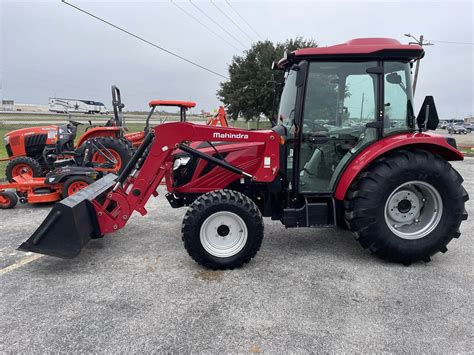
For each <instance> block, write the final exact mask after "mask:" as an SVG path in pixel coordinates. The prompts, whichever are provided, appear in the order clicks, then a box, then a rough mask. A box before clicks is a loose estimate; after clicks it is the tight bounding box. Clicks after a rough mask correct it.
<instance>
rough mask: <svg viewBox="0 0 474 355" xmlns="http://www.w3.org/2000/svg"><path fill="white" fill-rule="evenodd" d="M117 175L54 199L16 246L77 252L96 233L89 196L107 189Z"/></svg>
mask: <svg viewBox="0 0 474 355" xmlns="http://www.w3.org/2000/svg"><path fill="white" fill-rule="evenodd" d="M116 179H117V176H116V175H114V174H108V175H106V176H105V177H103V178H102V179H99V180H97V181H96V182H94V183H93V184H91V185H89V186H87V187H86V188H84V189H82V190H80V191H79V192H77V193H76V194H74V195H72V196H69V197H68V198H65V199H64V200H62V201H60V202H57V203H56V204H55V205H54V207H53V209H52V210H51V212H50V213H49V214H48V216H47V217H46V219H45V220H44V221H43V223H41V225H40V226H39V228H38V229H37V230H36V231H35V232H34V233H33V235H32V236H31V237H30V238H29V239H28V240H27V241H25V242H24V243H22V244H21V245H20V246H19V247H18V250H22V251H31V252H34V253H40V254H45V255H51V256H56V257H60V258H73V257H75V256H77V255H79V253H80V252H81V250H82V248H83V247H84V245H86V244H87V243H88V242H89V240H90V239H91V237H99V236H100V229H99V225H98V222H97V216H96V212H95V209H94V207H93V205H92V202H91V201H92V200H94V199H95V198H97V197H98V196H100V195H102V194H104V193H105V192H106V191H108V190H110V189H111V188H112V187H113V186H114V185H115V183H116Z"/></svg>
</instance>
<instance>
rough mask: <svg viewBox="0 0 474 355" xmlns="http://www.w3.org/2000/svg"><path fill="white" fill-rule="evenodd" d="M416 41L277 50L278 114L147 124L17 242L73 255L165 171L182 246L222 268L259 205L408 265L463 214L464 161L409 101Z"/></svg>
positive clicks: (432, 113) (151, 189)
mask: <svg viewBox="0 0 474 355" xmlns="http://www.w3.org/2000/svg"><path fill="white" fill-rule="evenodd" d="M423 55H424V51H423V49H422V48H421V47H420V46H418V45H403V44H400V43H399V42H398V41H396V40H391V39H381V38H374V39H370V38H369V39H356V40H352V41H349V42H347V43H344V44H341V45H337V46H332V47H322V48H309V49H301V50H297V51H295V52H292V53H287V54H286V55H285V57H284V58H283V59H282V60H280V61H279V62H278V63H276V64H275V65H274V68H275V69H276V70H283V71H284V72H285V84H284V89H283V92H282V96H281V100H280V109H279V114H278V121H279V124H278V125H277V126H275V127H274V128H273V129H272V130H267V131H246V130H240V129H233V128H224V127H210V126H203V125H194V124H191V123H185V122H176V123H164V124H162V125H160V126H157V127H154V128H153V129H150V130H149V132H148V133H147V135H146V137H145V139H144V141H143V143H142V144H141V145H140V147H139V148H138V150H137V151H136V152H135V154H134V156H133V157H132V159H131V160H130V161H129V163H128V164H127V166H126V167H125V169H124V170H123V171H122V173H121V174H120V175H119V176H115V175H111V174H109V175H107V176H105V177H104V178H102V179H100V180H98V181H97V182H95V183H94V184H92V185H90V186H88V187H86V188H85V189H83V190H81V191H80V192H79V193H77V194H75V195H73V196H71V197H69V198H66V199H65V200H63V201H61V202H59V203H57V204H56V205H55V207H54V208H53V210H52V211H51V212H50V214H49V215H48V217H47V218H46V220H45V221H44V222H43V223H42V224H41V225H40V227H39V228H38V229H37V230H36V232H35V233H34V234H33V235H32V236H31V237H30V238H29V239H28V240H27V241H25V242H24V243H23V244H22V245H21V246H20V247H19V249H20V250H24V251H32V252H38V253H43V254H47V255H52V256H59V257H66V258H70V257H75V256H77V255H78V254H79V253H80V251H81V249H82V248H83V247H84V246H85V245H86V244H87V242H88V241H89V240H90V239H91V238H101V237H103V236H105V235H106V234H109V233H113V232H115V231H117V230H118V229H121V228H123V227H124V226H125V225H126V223H127V222H128V220H129V219H130V216H131V215H132V213H134V212H135V211H137V212H138V213H140V214H141V215H145V214H146V213H147V211H146V209H145V205H146V203H147V201H148V200H149V198H150V197H151V196H155V197H156V196H157V195H158V192H157V188H158V186H159V184H160V182H161V181H162V180H163V179H164V180H165V181H166V188H167V191H168V192H167V194H166V198H167V199H168V201H169V203H170V205H171V206H172V207H176V208H177V207H188V210H187V212H186V214H185V217H184V219H183V223H182V228H181V233H182V236H183V241H184V246H185V248H186V250H187V252H188V253H189V255H190V256H191V257H192V258H193V259H194V260H195V261H196V262H198V263H199V264H201V265H203V266H205V267H209V268H212V269H232V268H236V267H240V266H242V265H243V264H245V263H247V262H249V261H250V260H251V259H252V258H253V257H254V256H255V255H256V253H257V251H258V250H259V248H260V246H261V243H262V239H263V235H264V227H263V220H262V217H270V218H272V219H274V220H280V221H281V222H282V224H283V225H285V226H286V227H288V228H290V227H291V228H293V227H295V228H296V227H312V228H315V227H340V228H348V229H349V230H351V231H352V232H353V233H354V235H355V237H356V239H357V240H358V241H359V242H360V244H361V246H362V247H363V248H365V249H367V250H369V251H370V252H372V253H374V254H376V255H377V256H378V257H380V258H383V259H385V260H389V261H393V262H399V263H403V264H410V263H413V262H417V261H425V262H427V261H429V260H430V258H431V256H433V255H434V254H436V253H438V252H443V253H444V252H446V251H447V245H448V243H449V242H450V241H451V240H452V239H453V238H458V237H459V236H460V231H459V227H460V225H461V222H462V221H463V220H465V219H466V218H467V213H466V210H465V208H464V204H465V202H466V201H467V200H468V195H467V193H466V190H465V189H464V188H463V187H462V181H463V180H462V177H461V176H460V175H459V174H458V173H457V172H456V170H454V169H453V167H452V166H451V165H450V164H449V161H453V160H462V159H463V155H462V154H461V153H460V152H459V151H458V150H457V149H456V143H455V141H454V140H453V139H451V138H445V137H443V136H439V135H436V134H432V133H428V132H427V131H428V130H433V129H435V128H436V126H437V124H438V116H437V111H436V107H435V104H434V100H433V98H432V97H427V98H426V99H425V101H424V103H423V105H422V107H421V109H420V111H419V114H418V116H415V115H414V113H413V106H412V104H413V96H412V89H411V88H412V86H411V66H412V64H413V62H415V61H416V60H419V59H420V58H421V57H422V56H423Z"/></svg>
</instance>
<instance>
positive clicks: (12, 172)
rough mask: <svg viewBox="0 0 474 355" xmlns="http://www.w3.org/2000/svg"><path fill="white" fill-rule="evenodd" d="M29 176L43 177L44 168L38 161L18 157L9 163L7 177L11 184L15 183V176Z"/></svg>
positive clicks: (6, 171) (6, 170)
mask: <svg viewBox="0 0 474 355" xmlns="http://www.w3.org/2000/svg"><path fill="white" fill-rule="evenodd" d="M21 174H28V175H30V176H32V177H38V176H42V175H43V168H42V167H41V165H40V163H38V161H37V160H35V159H33V158H30V157H17V158H13V159H12V160H10V161H9V163H8V165H7V167H6V169H5V175H6V177H7V180H8V181H9V182H13V178H14V177H15V176H19V175H21Z"/></svg>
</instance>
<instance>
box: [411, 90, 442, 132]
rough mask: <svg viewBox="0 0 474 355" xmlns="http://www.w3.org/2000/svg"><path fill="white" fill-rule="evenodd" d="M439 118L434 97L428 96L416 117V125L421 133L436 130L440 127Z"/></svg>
mask: <svg viewBox="0 0 474 355" xmlns="http://www.w3.org/2000/svg"><path fill="white" fill-rule="evenodd" d="M438 123H439V117H438V111H436V105H435V102H434V99H433V96H426V97H425V100H424V101H423V105H421V108H420V112H419V113H418V116H417V117H416V124H417V125H418V129H419V130H420V132H422V131H426V130H429V129H430V130H435V129H436V128H437V127H438Z"/></svg>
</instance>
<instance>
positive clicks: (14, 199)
mask: <svg viewBox="0 0 474 355" xmlns="http://www.w3.org/2000/svg"><path fill="white" fill-rule="evenodd" d="M0 194H1V195H2V196H3V197H6V198H7V199H8V200H9V203H8V205H5V206H4V205H0V209H10V208H13V207H15V206H16V205H17V204H18V196H17V195H16V193H14V192H13V191H1V192H0Z"/></svg>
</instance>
